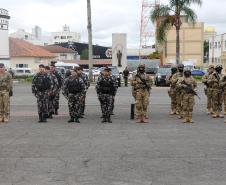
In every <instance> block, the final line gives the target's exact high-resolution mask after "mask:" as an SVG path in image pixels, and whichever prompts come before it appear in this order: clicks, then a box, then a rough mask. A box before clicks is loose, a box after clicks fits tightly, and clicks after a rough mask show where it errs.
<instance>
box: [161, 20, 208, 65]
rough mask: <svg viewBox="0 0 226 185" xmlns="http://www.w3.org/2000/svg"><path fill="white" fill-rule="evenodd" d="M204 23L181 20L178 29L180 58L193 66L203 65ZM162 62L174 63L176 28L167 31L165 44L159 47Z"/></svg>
mask: <svg viewBox="0 0 226 185" xmlns="http://www.w3.org/2000/svg"><path fill="white" fill-rule="evenodd" d="M182 20H183V19H182ZM203 44H204V24H203V23H202V22H197V23H195V24H193V23H189V22H187V21H185V20H183V21H182V25H181V29H180V60H181V62H182V63H189V64H192V65H194V66H199V67H202V66H203V55H204V51H203ZM161 50H162V64H167V63H172V64H175V63H176V30H175V28H174V27H173V28H171V29H170V30H169V31H168V33H167V38H166V42H165V44H164V45H163V46H162V47H161Z"/></svg>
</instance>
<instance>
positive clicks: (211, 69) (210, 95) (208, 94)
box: [202, 65, 214, 115]
mask: <svg viewBox="0 0 226 185" xmlns="http://www.w3.org/2000/svg"><path fill="white" fill-rule="evenodd" d="M213 72H214V66H213V65H210V66H209V68H208V74H206V75H204V76H203V77H202V83H203V84H204V85H205V86H206V87H205V88H204V92H205V95H206V97H207V114H208V115H209V114H212V113H213V90H212V87H211V86H210V85H209V84H208V79H209V76H210V75H211V74H212V73H213Z"/></svg>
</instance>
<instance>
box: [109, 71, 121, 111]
mask: <svg viewBox="0 0 226 185" xmlns="http://www.w3.org/2000/svg"><path fill="white" fill-rule="evenodd" d="M110 75H111V77H112V79H113V80H114V81H115V82H114V83H115V84H116V92H115V95H114V96H113V102H112V108H111V115H114V108H115V96H116V93H117V90H118V84H119V83H118V81H117V78H116V77H115V76H114V75H112V72H111V71H110Z"/></svg>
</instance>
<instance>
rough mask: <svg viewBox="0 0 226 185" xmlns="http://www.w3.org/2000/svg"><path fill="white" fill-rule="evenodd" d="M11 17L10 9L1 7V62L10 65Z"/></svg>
mask: <svg viewBox="0 0 226 185" xmlns="http://www.w3.org/2000/svg"><path fill="white" fill-rule="evenodd" d="M9 19H10V16H9V14H8V11H7V10H5V9H2V8H0V63H4V64H5V65H6V67H9V66H10V57H9V33H8V31H9Z"/></svg>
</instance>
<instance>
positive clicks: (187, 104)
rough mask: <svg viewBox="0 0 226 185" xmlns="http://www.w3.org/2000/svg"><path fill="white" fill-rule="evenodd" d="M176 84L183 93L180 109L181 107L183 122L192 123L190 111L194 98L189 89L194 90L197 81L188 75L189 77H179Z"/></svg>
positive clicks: (191, 110)
mask: <svg viewBox="0 0 226 185" xmlns="http://www.w3.org/2000/svg"><path fill="white" fill-rule="evenodd" d="M189 72H190V71H189ZM190 73H191V72H190ZM177 84H178V86H179V87H180V89H181V92H182V94H183V97H182V109H183V117H184V118H185V120H184V122H185V123H193V120H192V112H193V107H194V105H195V98H194V93H192V92H191V91H194V92H196V88H197V83H196V81H195V80H194V79H193V78H192V77H191V76H190V77H183V78H180V79H179V80H178V82H177Z"/></svg>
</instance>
